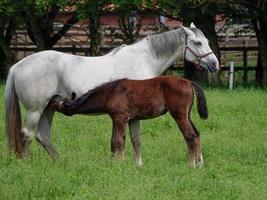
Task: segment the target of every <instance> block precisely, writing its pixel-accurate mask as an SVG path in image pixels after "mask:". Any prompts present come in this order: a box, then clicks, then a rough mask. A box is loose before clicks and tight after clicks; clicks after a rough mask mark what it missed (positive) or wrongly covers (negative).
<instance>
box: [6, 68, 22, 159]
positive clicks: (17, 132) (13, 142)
mask: <svg viewBox="0 0 267 200" xmlns="http://www.w3.org/2000/svg"><path fill="white" fill-rule="evenodd" d="M5 117H6V119H5V128H6V139H7V145H8V148H9V150H10V152H14V153H16V154H17V155H18V156H21V154H22V148H21V144H22V139H23V138H22V134H21V113H20V107H19V101H18V96H17V94H16V90H15V83H14V75H13V71H12V69H11V70H10V72H9V75H8V78H7V82H6V88H5Z"/></svg>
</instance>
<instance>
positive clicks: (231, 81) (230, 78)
mask: <svg viewBox="0 0 267 200" xmlns="http://www.w3.org/2000/svg"><path fill="white" fill-rule="evenodd" d="M233 85H234V62H230V77H229V89H230V90H232V89H233Z"/></svg>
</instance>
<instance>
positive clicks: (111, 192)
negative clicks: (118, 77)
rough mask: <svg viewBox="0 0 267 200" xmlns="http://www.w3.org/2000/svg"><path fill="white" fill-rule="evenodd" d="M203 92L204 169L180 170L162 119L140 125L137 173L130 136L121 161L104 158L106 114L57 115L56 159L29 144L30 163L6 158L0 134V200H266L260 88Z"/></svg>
mask: <svg viewBox="0 0 267 200" xmlns="http://www.w3.org/2000/svg"><path fill="white" fill-rule="evenodd" d="M3 89H4V88H3V86H1V88H0V100H1V101H2V102H1V103H0V109H1V110H3V109H4V108H3V105H4V103H3ZM205 92H206V95H207V102H208V108H209V113H210V115H209V119H208V120H207V121H202V120H200V119H199V117H198V115H197V113H196V108H195V107H194V109H193V116H192V118H193V121H194V122H195V125H196V127H197V128H198V129H199V131H200V134H201V138H202V148H203V156H204V163H205V166H204V168H202V169H191V168H189V167H188V166H187V164H186V161H187V153H186V145H185V142H184V140H183V137H182V136H181V133H180V131H179V130H178V128H177V126H176V125H175V123H174V121H173V120H172V118H171V117H170V116H169V115H165V116H163V117H159V118H156V119H154V120H147V121H143V122H142V126H141V143H142V155H143V160H144V166H143V167H141V168H136V167H135V165H134V160H133V150H132V147H131V144H130V142H129V134H127V138H126V139H127V144H126V160H125V161H123V162H121V161H118V160H116V159H112V158H111V157H110V148H109V144H110V137H111V122H110V119H109V118H108V117H107V116H99V117H92V116H91V117H86V116H75V117H64V116H63V115H60V114H56V116H55V120H54V126H53V135H52V136H53V143H54V144H55V145H56V147H57V149H58V150H59V152H60V155H61V157H60V159H59V160H58V161H55V162H53V161H51V160H50V158H49V157H48V156H47V154H46V152H45V151H44V150H43V148H42V147H40V145H39V144H37V143H36V141H33V144H32V146H31V152H32V154H31V157H30V158H29V159H27V160H19V159H16V158H15V157H10V156H8V155H7V154H6V152H5V151H3V150H4V149H5V144H4V139H3V136H1V137H0V148H1V149H2V151H1V152H0V183H1V184H0V199H6V200H8V199H185V200H186V199H213V200H216V199H218V200H221V199H227V200H228V199H230V200H231V199H233V200H236V199H240V200H241V199H242V200H243V199H255V200H265V199H267V194H266V185H267V179H266V174H267V163H266V159H267V157H266V155H267V144H266V141H267V124H266V121H267V115H266V109H265V108H266V107H267V99H266V97H267V93H266V91H263V90H255V89H251V90H244V89H237V90H234V91H228V90H206V91H205ZM1 113H2V114H1V115H0V119H1V120H0V122H1V123H0V128H1V129H2V130H4V124H3V122H4V116H3V112H1Z"/></svg>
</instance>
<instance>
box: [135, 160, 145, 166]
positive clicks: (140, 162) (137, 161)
mask: <svg viewBox="0 0 267 200" xmlns="http://www.w3.org/2000/svg"><path fill="white" fill-rule="evenodd" d="M135 164H136V166H137V167H142V166H143V161H142V159H139V160H136V161H135Z"/></svg>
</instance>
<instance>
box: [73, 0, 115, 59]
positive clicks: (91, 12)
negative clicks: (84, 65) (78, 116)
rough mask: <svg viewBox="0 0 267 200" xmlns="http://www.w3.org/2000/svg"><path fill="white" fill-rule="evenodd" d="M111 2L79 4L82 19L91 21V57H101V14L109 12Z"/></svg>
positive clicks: (100, 0) (87, 1) (100, 1)
mask: <svg viewBox="0 0 267 200" xmlns="http://www.w3.org/2000/svg"><path fill="white" fill-rule="evenodd" d="M109 4H110V1H108V0H99V1H91V0H85V1H81V2H78V3H77V4H76V5H77V11H78V13H79V17H80V18H83V19H85V18H88V19H89V32H90V55H91V56H98V55H100V41H101V31H100V16H101V14H103V13H105V12H107V11H109V10H110V9H111V8H110V7H109Z"/></svg>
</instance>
